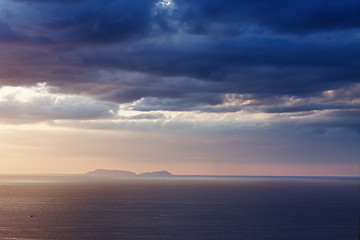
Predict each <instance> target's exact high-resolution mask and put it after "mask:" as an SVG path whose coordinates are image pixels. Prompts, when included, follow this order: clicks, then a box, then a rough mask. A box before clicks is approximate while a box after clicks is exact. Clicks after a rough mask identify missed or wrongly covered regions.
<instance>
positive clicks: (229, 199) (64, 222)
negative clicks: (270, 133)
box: [0, 175, 359, 240]
mask: <svg viewBox="0 0 360 240" xmlns="http://www.w3.org/2000/svg"><path fill="white" fill-rule="evenodd" d="M358 200H359V191H358V181H356V180H351V179H350V180H349V179H348V180H341V179H335V180H334V179H330V180H329V179H325V180H324V179H320V180H319V179H312V180H309V179H299V178H297V179H289V178H269V179H268V178H197V177H192V178H168V179H161V178H158V179H148V180H146V179H139V178H136V179H135V178H126V179H110V178H108V179H99V178H93V177H84V176H77V175H68V176H40V177H39V176H1V177H0V239H41V240H43V239H53V240H60V239H187V240H188V239H189V240H191V239H194V240H195V239H196V240H201V239H204V240H205V239H229V240H230V239H255V240H262V239H278V240H281V239H284V240H285V239H286V240H288V239H294V240H296V239H317V240H321V239H324V240H325V239H326V240H331V239H333V240H346V239H349V240H350V239H357V231H358V222H357V221H358V213H359V206H358Z"/></svg>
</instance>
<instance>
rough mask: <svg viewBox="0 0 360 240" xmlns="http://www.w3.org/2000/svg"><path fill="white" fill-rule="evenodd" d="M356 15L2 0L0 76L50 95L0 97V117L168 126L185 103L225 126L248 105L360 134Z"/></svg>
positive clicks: (353, 9)
mask: <svg viewBox="0 0 360 240" xmlns="http://www.w3.org/2000/svg"><path fill="white" fill-rule="evenodd" d="M359 12H360V3H359V1H357V0H347V1H341V2H339V1H337V2H329V1H325V0H321V1H317V2H316V3H309V2H299V1H283V0H274V1H255V2H254V1H231V0H228V1H215V0H206V1H205V0H200V1H196V2H194V1H188V0H182V1H175V0H164V1H152V0H149V1H140V0H134V1H125V0H118V1H105V2H104V1H100V0H81V1H76V2H74V1H58V0H52V1H40V0H16V1H10V0H4V1H2V2H1V3H0V51H1V56H0V84H2V85H3V86H36V85H37V84H38V83H44V82H45V83H46V84H47V86H49V89H48V90H47V91H48V94H49V95H47V96H46V97H44V96H43V97H34V98H32V100H31V101H30V102H26V103H24V102H19V101H17V100H16V98H10V96H7V101H2V102H0V108H1V110H2V114H1V118H3V119H7V120H6V121H8V122H11V121H12V120H11V119H23V120H22V121H20V122H28V121H29V122H31V121H45V120H97V119H108V120H109V121H113V120H114V118H115V119H117V120H119V121H132V120H133V121H138V122H139V120H140V121H142V120H144V119H147V120H149V121H163V122H165V123H168V122H169V121H170V119H178V118H177V117H176V116H180V115H181V114H180V113H179V112H185V115H186V113H188V114H189V115H191V114H197V113H204V114H209V116H210V115H211V116H214V115H216V117H215V119H217V118H219V119H223V118H224V116H230V115H231V117H230V118H231V119H232V120H231V121H230V122H228V123H229V124H230V125H233V124H236V123H237V121H238V119H239V118H241V116H245V115H248V114H251V113H253V114H263V122H266V121H267V120H268V119H272V120H273V122H276V121H275V120H277V121H281V122H282V123H283V124H288V123H289V122H291V124H293V123H296V125H299V126H300V125H301V126H308V125H311V126H313V127H314V128H316V129H317V130H316V131H315V130H314V131H315V132H319V133H320V132H323V129H332V128H344V129H351V130H352V131H355V132H359V131H360V124H359V122H360V121H359V119H360V118H359V115H360V114H359V112H360V111H359V108H360V100H359V95H360V90H359V82H360V62H359V59H360V45H359V41H360V15H359V14H358V13H359ZM51 94H53V95H51ZM56 94H60V95H63V96H68V98H65V99H62V100H55V98H54V96H55V95H56ZM69 96H70V97H69ZM84 99H86V100H84ZM30 109H36V111H33V110H30ZM118 110H119V112H118ZM121 111H122V112H126V111H130V112H131V111H133V113H132V114H130V115H126V116H125V115H123V113H122V112H121ZM148 112H149V113H148ZM195 118H196V117H195ZM199 118H201V117H199ZM225 118H226V117H225ZM18 121H19V120H18ZM172 121H174V120H172ZM14 122H16V121H14ZM215 122H216V121H215ZM112 124H113V122H112Z"/></svg>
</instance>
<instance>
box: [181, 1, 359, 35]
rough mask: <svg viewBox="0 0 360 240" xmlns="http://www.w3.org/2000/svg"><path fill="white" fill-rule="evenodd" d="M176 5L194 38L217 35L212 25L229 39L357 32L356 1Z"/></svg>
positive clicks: (190, 2) (203, 2)
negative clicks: (265, 33) (267, 34)
mask: <svg viewBox="0 0 360 240" xmlns="http://www.w3.org/2000/svg"><path fill="white" fill-rule="evenodd" d="M179 4H180V5H182V6H184V8H186V11H185V13H184V14H183V20H184V22H186V23H187V26H188V28H189V30H190V31H191V32H193V33H198V34H209V33H211V32H212V31H214V29H215V32H216V31H218V30H216V27H214V25H216V24H223V25H224V26H223V28H222V30H225V31H222V32H224V33H226V31H228V32H229V33H230V35H231V34H235V33H241V32H242V31H241V30H242V29H244V30H249V29H250V30H251V29H253V31H273V32H280V33H293V34H307V33H313V32H318V31H328V30H334V29H351V28H357V27H358V26H359V24H360V16H359V14H358V13H359V11H360V4H359V2H358V1H356V0H345V1H326V0H320V1H316V2H311V1H296V0H290V1H288V0H272V1H267V0H260V1H251V0H245V1H236V0H229V1H225V2H224V1H217V0H208V1H205V0H204V1H196V2H194V1H190V0H188V1H179ZM239 26H240V28H239ZM220 32H221V30H220Z"/></svg>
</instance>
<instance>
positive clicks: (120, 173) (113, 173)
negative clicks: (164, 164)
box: [86, 169, 174, 177]
mask: <svg viewBox="0 0 360 240" xmlns="http://www.w3.org/2000/svg"><path fill="white" fill-rule="evenodd" d="M86 175H91V176H104V177H172V176H174V175H173V174H171V173H169V172H168V171H155V172H145V173H140V174H136V173H134V172H130V171H125V170H107V169H96V170H94V171H91V172H87V173H86Z"/></svg>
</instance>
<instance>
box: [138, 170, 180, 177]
mask: <svg viewBox="0 0 360 240" xmlns="http://www.w3.org/2000/svg"><path fill="white" fill-rule="evenodd" d="M138 176H140V177H171V176H174V175H173V174H171V173H169V172H168V171H165V170H164V171H155V172H145V173H141V174H139V175H138Z"/></svg>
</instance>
